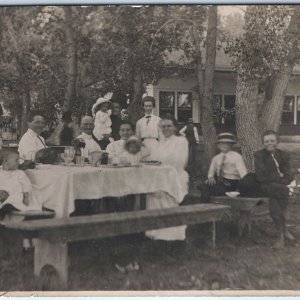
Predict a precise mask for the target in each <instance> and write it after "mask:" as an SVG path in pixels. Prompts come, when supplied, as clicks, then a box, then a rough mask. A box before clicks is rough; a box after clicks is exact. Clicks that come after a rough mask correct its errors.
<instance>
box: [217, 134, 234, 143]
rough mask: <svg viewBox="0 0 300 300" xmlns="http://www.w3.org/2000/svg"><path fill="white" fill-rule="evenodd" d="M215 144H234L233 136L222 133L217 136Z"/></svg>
mask: <svg viewBox="0 0 300 300" xmlns="http://www.w3.org/2000/svg"><path fill="white" fill-rule="evenodd" d="M216 143H217V144H218V143H232V144H235V143H236V140H235V138H234V135H233V134H232V133H230V132H223V133H220V134H218V135H217V141H216Z"/></svg>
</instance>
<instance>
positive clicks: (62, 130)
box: [46, 112, 80, 146]
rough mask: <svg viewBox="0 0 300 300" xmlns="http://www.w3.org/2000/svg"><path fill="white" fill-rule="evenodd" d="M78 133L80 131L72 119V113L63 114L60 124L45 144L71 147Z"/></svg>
mask: <svg viewBox="0 0 300 300" xmlns="http://www.w3.org/2000/svg"><path fill="white" fill-rule="evenodd" d="M79 133H80V130H79V128H78V125H77V124H76V123H75V122H74V120H73V118H72V113H71V112H64V113H63V115H62V120H61V122H60V123H59V124H58V125H57V127H56V128H55V130H54V131H53V133H52V134H51V135H50V137H49V138H48V139H47V140H46V142H47V144H48V145H55V146H57V145H60V146H72V144H73V140H74V139H75V138H76V136H77V135H79Z"/></svg>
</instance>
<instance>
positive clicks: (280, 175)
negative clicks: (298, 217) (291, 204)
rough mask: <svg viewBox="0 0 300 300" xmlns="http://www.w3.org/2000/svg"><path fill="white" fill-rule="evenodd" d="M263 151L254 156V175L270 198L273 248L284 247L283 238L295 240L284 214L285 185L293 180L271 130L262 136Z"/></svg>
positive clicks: (286, 161) (287, 192)
mask: <svg viewBox="0 0 300 300" xmlns="http://www.w3.org/2000/svg"><path fill="white" fill-rule="evenodd" d="M262 143H263V145H264V149H262V150H259V151H257V152H256V153H255V154H254V163H255V174H256V178H257V180H258V181H259V182H260V184H261V189H262V191H263V192H264V193H265V194H266V195H267V196H269V197H270V202H269V209H270V215H271V217H272V219H273V222H274V223H275V226H276V229H277V240H276V242H275V243H274V245H273V247H274V248H282V247H284V242H285V238H286V239H288V240H295V238H294V237H293V236H292V235H291V234H290V233H289V232H288V230H287V228H286V212H287V207H288V198H289V190H288V187H287V185H288V184H289V183H290V182H291V181H292V180H293V176H292V174H291V171H290V165H289V155H288V153H286V152H284V151H282V150H279V149H277V145H278V136H277V133H276V132H275V131H273V130H268V131H266V132H265V133H264V134H263V136H262Z"/></svg>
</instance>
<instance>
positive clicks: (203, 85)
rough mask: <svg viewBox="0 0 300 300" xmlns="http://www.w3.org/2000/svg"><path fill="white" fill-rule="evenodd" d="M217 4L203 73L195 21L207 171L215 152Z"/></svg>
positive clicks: (213, 8) (210, 11) (211, 11)
mask: <svg viewBox="0 0 300 300" xmlns="http://www.w3.org/2000/svg"><path fill="white" fill-rule="evenodd" d="M217 20H218V19H217V6H210V7H209V9H208V26H207V37H206V54H205V56H206V60H205V71H204V74H203V66H202V58H201V41H200V38H199V35H198V32H197V25H198V24H197V20H196V19H194V21H193V38H194V43H195V50H196V62H197V82H198V91H199V96H200V122H201V129H202V134H203V140H204V160H203V162H204V164H203V171H204V172H205V173H206V172H207V169H208V167H209V164H210V161H211V159H212V157H213V155H214V153H215V140H216V128H215V125H214V121H213V103H212V101H213V84H214V72H215V60H216V43H217Z"/></svg>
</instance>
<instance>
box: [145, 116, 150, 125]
mask: <svg viewBox="0 0 300 300" xmlns="http://www.w3.org/2000/svg"><path fill="white" fill-rule="evenodd" d="M150 118H151V116H147V117H146V119H147V123H146V124H147V125H148V124H149V122H150Z"/></svg>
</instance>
